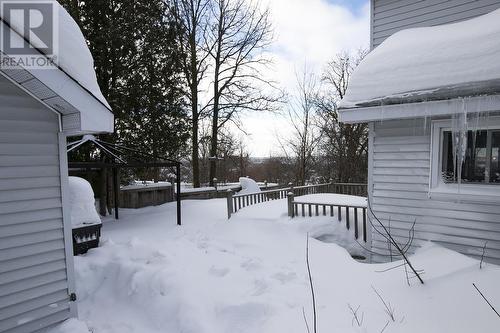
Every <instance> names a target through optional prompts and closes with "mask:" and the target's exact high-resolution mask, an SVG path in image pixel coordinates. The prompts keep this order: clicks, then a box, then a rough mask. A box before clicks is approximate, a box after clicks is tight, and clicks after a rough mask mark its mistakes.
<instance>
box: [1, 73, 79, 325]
mask: <svg viewBox="0 0 500 333" xmlns="http://www.w3.org/2000/svg"><path fill="white" fill-rule="evenodd" d="M58 130H59V124H58V118H57V116H56V114H54V113H52V112H50V111H48V110H47V109H44V108H43V107H41V106H40V104H38V103H37V102H35V101H34V100H33V99H32V98H31V97H28V96H27V95H25V94H24V93H22V92H21V91H20V90H18V89H17V88H15V87H13V86H12V85H11V83H9V82H7V81H6V80H5V79H1V80H0V332H2V333H6V332H9V333H13V332H34V331H37V330H40V329H44V328H45V327H48V326H50V325H52V324H54V323H57V322H59V321H62V320H64V319H66V318H68V317H69V315H70V303H69V302H68V301H69V299H68V281H67V265H66V259H67V258H66V254H65V242H64V227H63V225H64V224H63V212H62V198H61V170H60V166H59V141H58ZM70 244H71V243H70Z"/></svg>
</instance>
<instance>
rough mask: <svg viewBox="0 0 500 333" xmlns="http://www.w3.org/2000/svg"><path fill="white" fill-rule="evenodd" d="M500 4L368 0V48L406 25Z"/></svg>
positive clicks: (457, 17) (491, 0)
mask: <svg viewBox="0 0 500 333" xmlns="http://www.w3.org/2000/svg"><path fill="white" fill-rule="evenodd" d="M497 8H500V0H372V13H371V15H372V17H371V19H372V28H371V45H372V48H373V47H376V46H377V45H379V44H380V43H382V42H383V41H384V40H385V39H386V38H387V37H389V36H390V35H392V34H393V33H395V32H397V31H399V30H402V29H407V28H414V27H424V26H434V25H440V24H446V23H453V22H458V21H462V20H466V19H469V18H473V17H476V16H479V15H483V14H487V13H489V12H491V11H493V10H495V9H497Z"/></svg>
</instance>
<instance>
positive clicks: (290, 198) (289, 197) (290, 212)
mask: <svg viewBox="0 0 500 333" xmlns="http://www.w3.org/2000/svg"><path fill="white" fill-rule="evenodd" d="M293 197H294V195H293V192H288V195H287V202H288V216H289V217H292V218H293V217H295V213H294V211H295V210H294V209H293Z"/></svg>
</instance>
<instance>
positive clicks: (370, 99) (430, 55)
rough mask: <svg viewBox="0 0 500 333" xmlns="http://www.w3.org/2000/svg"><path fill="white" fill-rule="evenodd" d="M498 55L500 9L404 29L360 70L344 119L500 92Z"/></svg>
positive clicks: (352, 84)
mask: <svg viewBox="0 0 500 333" xmlns="http://www.w3.org/2000/svg"><path fill="white" fill-rule="evenodd" d="M498 59H500V10H496V11H493V12H491V13H489V14H486V15H483V16H480V17H477V18H474V19H471V20H467V21H463V22H459V23H454V24H447V25H441V26H434V27H426V28H413V29H407V30H402V31H400V32H397V33H395V34H394V35H392V36H391V37H389V38H388V39H387V40H385V41H384V42H383V43H382V44H381V45H380V46H378V47H377V48H375V49H374V50H373V51H372V52H371V53H369V54H368V55H367V56H366V58H365V59H364V60H363V61H362V62H361V63H360V65H359V66H358V67H357V68H356V70H355V71H354V73H353V75H352V78H351V82H350V83H349V88H348V90H347V94H346V96H345V98H344V99H343V100H342V102H341V103H340V105H339V109H340V114H341V119H342V113H343V111H348V110H349V109H351V111H352V112H354V110H352V109H356V108H370V107H377V106H378V107H380V106H385V105H393V104H405V103H421V102H427V101H443V100H449V99H456V98H461V97H466V98H469V97H471V96H484V95H497V94H499V93H500V61H498ZM352 112H347V113H349V114H352ZM431 112H432V110H431ZM366 120H368V119H366ZM358 121H363V118H362V117H359V116H358Z"/></svg>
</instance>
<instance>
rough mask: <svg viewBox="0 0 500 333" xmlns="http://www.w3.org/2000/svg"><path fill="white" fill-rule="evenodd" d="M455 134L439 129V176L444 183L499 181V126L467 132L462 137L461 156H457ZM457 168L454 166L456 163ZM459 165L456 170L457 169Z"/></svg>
mask: <svg viewBox="0 0 500 333" xmlns="http://www.w3.org/2000/svg"><path fill="white" fill-rule="evenodd" d="M458 135H460V134H459V133H453V132H452V131H450V130H445V131H443V140H442V149H441V150H442V158H441V161H442V163H441V177H442V180H443V182H444V183H447V184H450V183H457V182H458V179H459V177H460V178H461V180H462V181H461V182H462V183H464V184H465V183H470V184H500V166H499V151H500V129H496V130H478V131H468V132H467V137H466V138H463V140H464V141H465V140H466V142H467V145H466V146H465V147H463V148H465V150H464V151H463V155H462V156H463V159H461V158H460V155H461V153H460V149H461V147H460V146H459V145H453V142H459V141H460V138H459V137H458ZM461 160H462V161H463V162H462V165H461V167H460V166H459V165H458V164H460V162H461ZM459 167H460V170H459Z"/></svg>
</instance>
